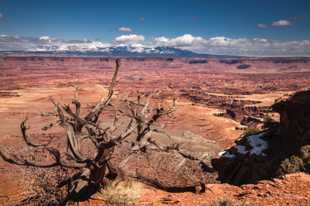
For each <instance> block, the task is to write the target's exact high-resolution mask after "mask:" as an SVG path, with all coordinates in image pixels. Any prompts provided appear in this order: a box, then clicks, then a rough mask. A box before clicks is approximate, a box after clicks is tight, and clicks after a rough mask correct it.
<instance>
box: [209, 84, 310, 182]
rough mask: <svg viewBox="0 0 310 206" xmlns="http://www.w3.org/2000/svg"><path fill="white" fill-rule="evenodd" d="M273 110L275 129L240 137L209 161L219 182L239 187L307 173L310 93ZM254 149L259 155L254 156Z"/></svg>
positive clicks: (309, 162)
mask: <svg viewBox="0 0 310 206" xmlns="http://www.w3.org/2000/svg"><path fill="white" fill-rule="evenodd" d="M272 108H273V110H274V111H276V112H278V113H280V124H279V125H278V126H276V127H273V128H269V129H267V130H266V131H264V132H262V133H260V134H257V135H256V136H255V135H254V136H253V135H252V136H244V137H242V138H241V140H238V141H237V142H236V145H235V146H233V147H232V148H229V149H228V150H226V151H225V152H223V153H221V156H220V157H219V158H217V159H213V160H212V164H213V166H214V168H215V169H216V170H217V171H218V173H219V179H220V180H221V181H222V182H228V183H231V184H235V185H241V184H246V183H255V182H257V181H259V180H261V179H269V178H272V177H275V176H279V175H284V174H287V173H293V172H300V171H302V172H308V173H310V90H308V91H302V92H297V93H295V94H294V95H292V96H290V97H287V98H285V99H284V98H283V99H280V100H277V102H276V103H275V104H274V105H273V107H272ZM258 136H259V137H260V140H256V143H257V144H256V143H255V144H253V142H252V143H251V141H250V140H249V139H251V138H252V139H253V137H256V138H257V137H258ZM255 147H256V151H257V148H258V150H259V151H261V152H260V153H256V152H253V150H255ZM262 148H263V149H262Z"/></svg>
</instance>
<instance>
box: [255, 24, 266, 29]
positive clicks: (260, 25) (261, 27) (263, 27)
mask: <svg viewBox="0 0 310 206" xmlns="http://www.w3.org/2000/svg"><path fill="white" fill-rule="evenodd" d="M256 26H257V28H260V29H266V28H268V25H267V24H257V25H256Z"/></svg>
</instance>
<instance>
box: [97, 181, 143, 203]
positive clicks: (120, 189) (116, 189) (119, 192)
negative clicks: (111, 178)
mask: <svg viewBox="0 0 310 206" xmlns="http://www.w3.org/2000/svg"><path fill="white" fill-rule="evenodd" d="M142 191H143V186H142V184H141V183H138V182H133V181H122V182H113V183H111V184H110V185H109V186H107V187H106V188H105V189H104V191H103V192H102V198H103V199H104V200H105V202H106V203H107V204H109V205H111V206H129V205H132V204H133V203H134V202H135V201H136V200H137V199H138V198H140V196H141V193H142Z"/></svg>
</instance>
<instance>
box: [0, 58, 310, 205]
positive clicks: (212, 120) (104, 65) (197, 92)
mask: <svg viewBox="0 0 310 206" xmlns="http://www.w3.org/2000/svg"><path fill="white" fill-rule="evenodd" d="M239 64H247V65H250V67H248V68H246V69H239V68H237V66H238V65H239ZM113 67H114V61H113V60H112V59H107V58H78V57H59V58H56V57H49V58H44V57H2V58H1V59H0V71H1V72H0V122H1V124H0V144H1V147H8V148H11V149H13V150H15V151H19V149H20V150H22V148H23V147H24V145H23V143H22V141H21V138H20V128H19V124H20V122H21V121H22V120H23V119H24V118H25V117H26V116H27V117H28V119H29V122H30V125H31V129H30V131H31V134H32V135H33V136H34V137H37V138H38V139H39V138H40V136H41V135H54V134H56V135H59V134H61V132H62V131H61V130H59V131H58V130H56V131H55V130H53V132H48V131H42V130H41V128H42V127H43V126H44V125H45V124H46V123H47V122H48V120H49V119H46V118H42V117H41V116H40V114H41V113H42V112H46V111H51V110H52V109H53V106H52V104H51V103H50V101H49V98H50V97H53V98H54V99H56V100H58V101H61V102H64V103H69V102H70V101H71V100H72V98H73V96H74V92H75V88H76V87H78V88H79V96H80V99H81V102H82V103H83V105H86V106H87V107H89V106H90V105H93V104H95V103H96V102H97V101H98V99H100V98H101V97H102V96H103V95H105V94H106V93H107V87H108V85H109V82H110V79H111V76H112V73H113ZM309 82H310V60H298V59H297V60H292V61H284V62H278V61H274V60H273V59H243V60H241V62H237V63H233V62H225V61H220V60H218V59H210V60H208V62H207V63H201V64H197V63H195V64H193V63H191V62H190V61H189V60H188V59H173V60H171V59H124V60H122V61H121V68H120V72H119V77H118V84H117V87H116V95H115V97H114V99H117V98H119V97H122V96H126V95H132V94H134V93H136V92H138V91H139V92H143V93H149V92H155V91H159V92H160V99H161V101H164V102H169V101H171V100H172V99H173V98H175V99H176V112H175V113H174V114H173V118H165V119H163V125H164V126H165V130H166V131H167V132H168V133H170V134H174V135H181V134H185V133H192V134H195V135H199V136H201V137H202V138H205V139H208V140H211V141H214V142H216V143H217V144H218V145H219V146H221V147H222V148H223V149H225V148H228V147H230V146H232V145H233V144H234V141H235V140H236V139H238V138H239V137H240V135H241V134H242V133H243V132H244V130H241V129H236V128H239V127H242V126H241V124H240V120H242V119H243V118H244V116H256V117H260V115H261V113H264V112H265V111H266V110H268V107H270V106H271V105H272V104H273V103H274V101H275V100H276V99H278V98H280V97H283V96H285V95H288V94H291V93H294V92H296V91H299V90H302V89H306V88H309V86H310V84H309ZM231 104H234V105H235V106H234V107H233V109H234V110H233V112H234V114H235V115H236V116H237V117H238V118H235V119H234V118H229V117H226V116H225V115H224V116H222V115H218V114H221V113H225V111H226V109H230V108H228V106H231ZM243 108H246V109H243ZM82 109H87V108H82ZM107 115H109V114H107ZM270 115H271V116H272V118H274V119H277V118H278V117H277V114H274V113H270ZM25 176H26V173H25V171H24V170H23V169H22V168H20V167H18V166H14V165H10V164H8V163H6V162H4V161H2V160H1V161H0V205H1V204H2V205H15V204H14V203H16V202H17V201H19V200H21V199H22V198H24V197H25V196H27V195H29V194H30V193H31V191H29V190H28V188H29V185H30V184H31V183H32V180H31V178H30V179H29V178H28V177H27V178H26V179H25ZM132 184H133V185H131V186H132V188H133V189H132V190H134V189H136V190H137V193H138V194H135V195H137V198H136V199H135V200H134V201H133V203H132V204H133V205H188V206H189V205H201V206H202V205H209V204H210V205H211V204H212V203H213V202H214V201H219V200H229V201H231V202H232V204H241V203H242V204H244V205H296V206H297V205H310V190H309V187H310V176H309V175H307V174H303V173H296V174H290V175H287V176H285V177H283V178H280V179H274V180H264V181H260V182H259V183H258V184H249V185H243V186H241V187H237V186H232V185H228V184H210V185H207V190H206V192H205V193H202V194H194V193H190V192H183V193H168V192H165V191H162V190H158V189H154V188H151V187H149V186H146V185H143V184H140V183H132ZM131 192H132V191H131ZM96 198H100V195H98V197H96ZM82 204H85V205H88V204H90V205H104V204H105V203H103V202H102V201H100V200H90V202H89V203H88V202H86V203H82Z"/></svg>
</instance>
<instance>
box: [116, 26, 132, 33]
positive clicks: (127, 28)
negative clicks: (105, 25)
mask: <svg viewBox="0 0 310 206" xmlns="http://www.w3.org/2000/svg"><path fill="white" fill-rule="evenodd" d="M118 31H119V32H132V29H131V28H129V27H123V26H122V27H120V28H118Z"/></svg>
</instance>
